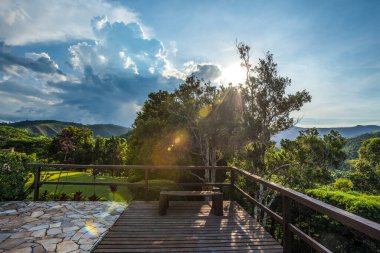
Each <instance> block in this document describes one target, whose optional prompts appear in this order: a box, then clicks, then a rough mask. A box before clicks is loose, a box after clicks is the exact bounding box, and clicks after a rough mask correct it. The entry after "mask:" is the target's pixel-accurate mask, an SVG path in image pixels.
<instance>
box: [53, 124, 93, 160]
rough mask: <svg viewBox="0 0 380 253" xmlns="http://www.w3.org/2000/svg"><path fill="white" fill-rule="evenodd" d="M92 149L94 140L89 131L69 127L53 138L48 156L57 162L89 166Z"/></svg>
mask: <svg viewBox="0 0 380 253" xmlns="http://www.w3.org/2000/svg"><path fill="white" fill-rule="evenodd" d="M93 147H94V138H93V134H92V132H91V130H90V129H87V128H77V127H73V126H70V127H68V128H64V129H63V130H62V132H61V133H60V134H58V135H57V136H55V137H54V138H53V140H52V142H51V144H50V146H49V154H50V157H51V158H53V159H54V160H56V161H59V162H70V163H78V164H90V163H91V160H92V150H93Z"/></svg>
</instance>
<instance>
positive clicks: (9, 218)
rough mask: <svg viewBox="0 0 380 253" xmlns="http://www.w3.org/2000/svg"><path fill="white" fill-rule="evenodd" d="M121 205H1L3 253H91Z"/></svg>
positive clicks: (49, 203) (46, 203) (0, 218)
mask: <svg viewBox="0 0 380 253" xmlns="http://www.w3.org/2000/svg"><path fill="white" fill-rule="evenodd" d="M125 208H126V204H125V203H122V202H93V201H64V202H63V201H62V202H60V201H52V202H23V201H10V202H0V253H3V252H4V253H5V252H12V253H13V252H18V253H24V252H25V253H44V252H61V253H66V252H75V253H78V252H83V253H85V252H91V250H92V248H93V247H94V245H95V244H96V243H97V242H98V241H99V240H100V239H101V238H102V237H103V236H104V235H105V234H106V233H107V231H108V229H109V228H110V227H111V226H112V225H113V224H114V222H115V221H116V220H117V219H118V218H119V216H120V214H121V213H122V212H123V211H124V210H125Z"/></svg>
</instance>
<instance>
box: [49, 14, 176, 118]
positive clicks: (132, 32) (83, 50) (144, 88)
mask: <svg viewBox="0 0 380 253" xmlns="http://www.w3.org/2000/svg"><path fill="white" fill-rule="evenodd" d="M91 24H92V28H93V30H94V31H93V32H94V34H95V35H96V40H95V42H94V43H87V42H86V43H84V42H83V43H77V44H75V45H72V46H71V47H70V48H69V52H70V57H71V58H70V64H71V66H72V67H73V68H74V69H75V70H77V71H78V72H79V73H80V74H81V78H80V79H79V80H78V81H68V80H66V81H62V82H48V83H47V86H48V87H50V88H54V89H55V92H52V93H51V94H53V95H54V97H56V98H57V99H58V100H59V101H60V102H59V103H57V104H55V105H54V107H55V110H56V111H62V110H64V109H68V107H70V108H71V110H70V111H71V112H73V113H74V114H80V115H81V117H84V116H85V117H86V122H89V121H93V122H115V123H121V124H131V123H132V122H133V119H134V117H135V114H136V112H137V111H138V110H139V108H140V106H141V104H142V103H143V102H144V101H145V99H146V97H147V94H148V93H149V92H152V91H158V90H160V89H161V90H162V89H165V90H172V89H174V88H175V87H176V85H177V84H178V83H179V82H180V81H181V80H179V79H178V78H176V77H175V76H171V75H164V74H163V73H164V71H165V69H166V68H167V60H166V53H165V49H164V46H163V45H162V43H161V41H159V40H157V39H154V38H147V37H145V36H144V33H143V32H142V29H141V26H140V25H139V24H138V23H129V24H125V23H121V22H114V23H111V22H110V21H109V20H108V19H107V17H105V16H102V17H96V18H94V19H93V20H92V22H91ZM124 110H126V111H124ZM72 117H73V118H77V117H78V115H72Z"/></svg>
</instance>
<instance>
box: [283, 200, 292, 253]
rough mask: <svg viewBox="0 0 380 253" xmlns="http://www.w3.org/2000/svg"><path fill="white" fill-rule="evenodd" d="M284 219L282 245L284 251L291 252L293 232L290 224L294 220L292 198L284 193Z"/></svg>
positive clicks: (285, 252)
mask: <svg viewBox="0 0 380 253" xmlns="http://www.w3.org/2000/svg"><path fill="white" fill-rule="evenodd" d="M282 219H283V225H282V233H283V238H282V242H283V243H282V244H283V245H282V246H283V249H284V253H290V252H291V251H292V232H291V231H290V228H289V224H290V223H291V222H292V213H291V199H290V198H289V197H287V196H285V195H282Z"/></svg>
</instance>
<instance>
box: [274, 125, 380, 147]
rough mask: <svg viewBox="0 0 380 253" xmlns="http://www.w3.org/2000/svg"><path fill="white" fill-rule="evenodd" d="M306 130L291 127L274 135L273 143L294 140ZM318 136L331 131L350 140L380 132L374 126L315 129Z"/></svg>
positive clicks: (379, 129)
mask: <svg viewBox="0 0 380 253" xmlns="http://www.w3.org/2000/svg"><path fill="white" fill-rule="evenodd" d="M306 129H307V128H302V127H293V128H290V129H288V130H286V131H283V132H281V133H279V134H277V135H275V136H274V137H273V138H272V140H273V141H275V142H276V143H277V144H278V143H279V142H280V141H281V140H282V139H289V140H294V139H295V138H296V137H297V136H298V135H299V131H301V130H306ZM317 130H318V132H319V134H320V135H325V134H328V133H329V132H330V131H331V130H336V131H338V132H339V133H340V134H341V135H343V137H345V138H352V137H355V136H359V135H362V134H366V133H371V132H374V131H380V126H375V125H368V126H362V125H358V126H353V127H333V128H317Z"/></svg>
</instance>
